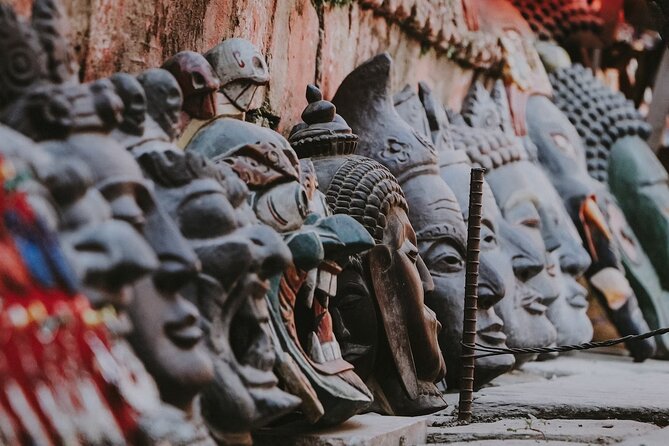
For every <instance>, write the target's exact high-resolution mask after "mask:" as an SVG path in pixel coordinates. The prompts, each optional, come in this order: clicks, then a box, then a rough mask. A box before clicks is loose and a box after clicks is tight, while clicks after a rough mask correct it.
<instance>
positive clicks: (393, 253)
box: [369, 207, 444, 382]
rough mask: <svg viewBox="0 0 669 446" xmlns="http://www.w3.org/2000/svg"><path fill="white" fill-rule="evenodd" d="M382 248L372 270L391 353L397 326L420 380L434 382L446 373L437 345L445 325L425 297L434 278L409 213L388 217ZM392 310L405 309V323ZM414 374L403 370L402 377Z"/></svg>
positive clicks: (397, 211) (374, 251)
mask: <svg viewBox="0 0 669 446" xmlns="http://www.w3.org/2000/svg"><path fill="white" fill-rule="evenodd" d="M386 220H387V226H386V229H385V231H384V234H383V241H382V245H381V246H378V245H377V247H375V248H373V249H372V251H371V252H370V254H369V268H370V271H371V277H372V283H373V285H374V292H375V295H376V299H377V301H378V302H379V306H380V307H381V313H382V317H383V319H384V320H383V322H384V326H385V330H386V335H387V336H388V342H389V344H390V347H391V349H393V347H395V345H394V340H393V339H392V338H393V337H395V336H396V332H395V330H401V328H397V327H396V324H397V323H399V322H401V323H402V324H404V325H405V326H406V330H407V338H408V340H409V343H410V346H411V353H410V354H409V356H413V361H414V363H415V367H416V376H417V377H418V378H419V379H422V380H424V381H428V382H434V381H435V380H436V379H438V378H439V376H440V375H441V374H443V372H444V370H443V369H444V363H443V360H442V358H441V352H440V350H439V345H438V343H437V339H438V337H437V336H438V334H439V332H440V331H441V324H440V323H439V322H438V321H437V318H436V316H435V314H434V313H433V312H432V311H431V310H430V309H429V308H427V307H425V303H424V294H425V293H426V292H430V291H432V290H433V288H434V284H433V281H432V277H431V276H430V273H429V271H428V268H427V267H426V265H425V263H424V262H423V259H422V258H421V256H420V255H419V253H418V240H417V239H416V233H415V232H414V229H413V227H412V226H411V223H410V222H409V217H408V216H407V214H406V212H405V211H404V210H403V209H402V208H400V207H395V208H394V209H392V210H391V211H390V212H389V214H388V215H387V217H386ZM389 306H393V307H398V306H399V308H401V310H402V312H403V313H404V314H403V315H402V319H401V320H400V321H397V320H393V319H392V318H391V317H390V316H391V314H388V313H390V312H389V311H388V310H389V308H388V307H389ZM406 373H410V370H400V374H401V375H403V374H406Z"/></svg>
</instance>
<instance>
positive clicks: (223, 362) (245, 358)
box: [139, 152, 299, 444]
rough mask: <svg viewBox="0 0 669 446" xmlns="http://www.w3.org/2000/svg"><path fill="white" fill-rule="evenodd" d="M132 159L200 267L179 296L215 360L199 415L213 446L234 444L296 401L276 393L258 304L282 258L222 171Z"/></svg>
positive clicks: (149, 156) (175, 156)
mask: <svg viewBox="0 0 669 446" xmlns="http://www.w3.org/2000/svg"><path fill="white" fill-rule="evenodd" d="M139 160H140V163H141V165H142V167H143V168H144V169H145V170H146V172H147V173H148V174H149V176H150V177H151V178H153V179H154V180H155V181H156V183H157V184H158V186H157V194H158V196H159V197H160V201H161V203H163V204H164V206H165V207H166V208H167V210H168V213H169V214H170V215H171V216H172V218H174V220H175V221H176V222H177V225H178V226H179V230H180V232H181V234H183V236H184V237H185V238H186V239H187V240H188V243H189V245H190V246H191V247H192V248H193V249H194V250H195V251H196V253H197V255H198V257H199V259H200V262H201V264H202V271H201V272H200V273H199V274H198V278H197V281H196V282H195V283H194V284H193V286H191V287H189V288H187V289H186V290H185V291H184V293H185V294H186V295H187V296H188V297H189V299H190V300H191V301H192V302H195V303H196V305H197V306H198V308H199V309H200V311H201V312H202V314H203V315H204V318H205V320H206V324H205V327H206V331H207V345H208V348H209V350H210V352H211V353H212V354H213V355H214V358H215V374H216V379H215V382H214V383H213V384H211V385H209V386H208V387H207V388H206V389H205V390H204V391H203V392H202V396H201V404H202V412H203V415H204V418H205V420H206V422H207V426H208V427H209V429H210V430H211V431H212V433H213V434H214V436H215V437H216V438H217V439H218V440H219V441H221V442H223V443H226V444H227V443H234V442H235V441H239V440H240V437H244V436H245V435H248V431H249V430H254V429H257V428H259V427H261V426H263V425H264V424H266V423H269V422H271V421H272V420H274V419H275V418H277V417H279V416H281V415H284V414H285V413H287V412H289V411H291V410H293V409H294V408H295V407H296V405H297V404H298V402H299V400H297V399H296V398H295V397H293V396H291V395H289V394H287V393H285V392H282V391H280V390H279V389H278V388H277V387H276V384H277V380H276V377H275V375H274V374H273V373H272V368H273V365H274V356H275V352H274V348H273V345H272V341H271V338H270V337H269V336H268V333H267V330H268V327H267V323H268V310H267V304H266V302H265V294H266V293H267V289H268V286H269V284H268V282H267V280H268V279H269V278H271V277H273V276H275V275H277V274H279V273H280V272H281V271H282V270H283V269H284V268H285V267H286V266H287V264H288V262H289V260H290V253H289V251H288V248H287V247H286V245H285V244H284V243H283V242H282V241H281V239H280V237H279V236H278V234H276V233H275V232H274V231H272V230H271V229H269V228H267V227H265V226H263V225H259V224H258V223H257V221H256V220H255V218H254V216H253V215H252V214H249V209H248V207H246V206H245V199H246V194H247V193H248V191H247V189H246V188H245V187H244V185H243V184H241V183H240V182H239V180H238V179H237V178H236V177H235V175H234V173H232V172H231V171H230V170H229V169H225V170H220V169H216V168H214V167H213V166H212V165H211V164H210V163H208V162H206V161H205V160H204V159H203V158H201V157H200V156H199V155H197V154H194V153H185V154H184V153H181V152H162V153H160V152H149V153H145V154H143V155H142V156H141V157H140V159H139ZM221 172H223V173H221ZM223 175H225V177H224V176H223ZM205 222H206V223H205Z"/></svg>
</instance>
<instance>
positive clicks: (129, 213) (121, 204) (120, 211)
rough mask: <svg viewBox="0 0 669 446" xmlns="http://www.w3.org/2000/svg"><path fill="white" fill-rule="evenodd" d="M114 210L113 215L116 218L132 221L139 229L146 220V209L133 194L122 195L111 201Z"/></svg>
mask: <svg viewBox="0 0 669 446" xmlns="http://www.w3.org/2000/svg"><path fill="white" fill-rule="evenodd" d="M109 204H110V206H111V210H112V216H113V217H114V218H115V219H116V220H123V221H125V222H128V223H130V224H131V225H133V226H134V227H135V228H137V229H141V228H142V227H143V226H144V223H145V222H146V219H145V217H144V211H142V209H141V208H140V207H139V205H138V204H137V200H135V197H133V196H131V195H126V194H124V195H121V196H120V197H117V198H115V199H114V200H112V201H111V203H109Z"/></svg>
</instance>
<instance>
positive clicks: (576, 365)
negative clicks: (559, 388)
mask: <svg viewBox="0 0 669 446" xmlns="http://www.w3.org/2000/svg"><path fill="white" fill-rule="evenodd" d="M521 372H522V373H523V374H524V375H521V376H527V375H529V376H531V377H532V378H528V377H525V378H524V379H525V380H526V381H529V380H531V379H536V378H537V377H538V376H541V377H544V378H553V377H560V376H571V375H611V374H618V373H624V372H628V373H634V374H645V373H666V374H668V375H669V361H659V360H654V359H649V360H647V361H644V362H642V363H638V362H634V361H633V360H632V358H630V357H624V356H613V355H603V354H597V353H585V352H579V353H575V354H573V355H565V356H560V357H558V358H557V359H554V360H550V361H535V362H530V363H527V364H525V365H523V369H522V371H521ZM515 373H519V372H515ZM500 378H503V379H502V380H499V381H497V380H496V381H495V382H494V383H495V384H497V383H500V382H503V380H504V379H506V380H508V379H509V378H508V377H504V375H503V376H502V377H500Z"/></svg>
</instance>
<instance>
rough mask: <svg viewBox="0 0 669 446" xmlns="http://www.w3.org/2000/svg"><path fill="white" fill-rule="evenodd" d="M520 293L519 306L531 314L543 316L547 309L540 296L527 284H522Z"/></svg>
mask: <svg viewBox="0 0 669 446" xmlns="http://www.w3.org/2000/svg"><path fill="white" fill-rule="evenodd" d="M518 291H519V292H520V293H521V296H520V306H521V307H523V308H524V309H525V311H527V312H528V313H530V314H531V315H533V316H543V315H545V314H546V310H547V309H548V308H547V307H546V305H544V304H542V303H541V301H542V297H541V296H540V295H539V293H537V292H536V291H534V290H533V289H531V288H530V287H528V286H523V289H522V290H518Z"/></svg>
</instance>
